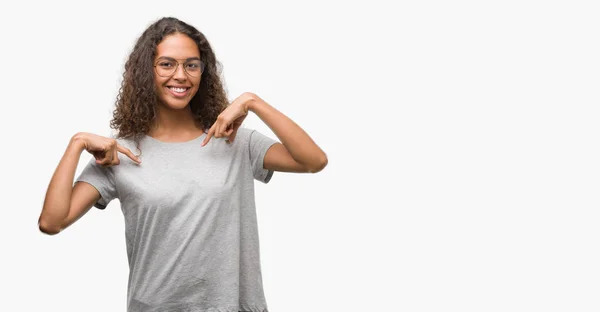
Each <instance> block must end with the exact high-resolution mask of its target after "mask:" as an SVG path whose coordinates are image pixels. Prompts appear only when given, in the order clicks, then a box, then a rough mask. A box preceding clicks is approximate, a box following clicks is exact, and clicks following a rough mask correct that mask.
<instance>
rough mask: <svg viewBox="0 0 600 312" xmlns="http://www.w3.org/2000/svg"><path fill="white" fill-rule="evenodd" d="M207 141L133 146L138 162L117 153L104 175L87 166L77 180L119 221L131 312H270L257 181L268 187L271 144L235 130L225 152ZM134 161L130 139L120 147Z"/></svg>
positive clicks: (219, 143)
mask: <svg viewBox="0 0 600 312" xmlns="http://www.w3.org/2000/svg"><path fill="white" fill-rule="evenodd" d="M205 137H206V134H202V135H201V136H200V137H198V138H195V139H193V140H191V141H187V142H162V141H159V140H156V139H154V138H152V137H150V136H144V137H143V138H142V139H141V141H140V150H141V151H142V156H141V157H140V158H141V159H142V163H141V164H140V165H136V164H135V163H134V162H133V161H132V160H131V159H129V158H128V157H127V156H125V155H123V154H120V153H119V159H120V161H121V163H120V164H119V165H117V166H112V167H108V168H103V167H102V166H100V165H97V164H96V163H95V159H94V158H93V157H92V159H91V160H90V162H89V163H88V164H87V166H86V167H85V168H84V169H83V171H82V172H81V174H80V175H79V177H78V178H77V179H76V180H75V181H76V182H78V181H84V182H87V183H89V184H91V185H93V186H94V187H95V188H96V189H97V190H98V192H99V193H100V196H101V198H100V199H99V200H98V202H97V203H95V204H94V206H95V207H97V208H100V209H104V208H106V206H107V205H108V204H109V202H110V201H111V200H113V199H115V198H118V199H119V202H120V203H121V210H122V211H123V215H124V217H125V238H126V244H127V257H128V261H129V282H128V287H127V311H128V312H167V311H170V312H184V311H185V312H201V311H202V312H238V311H252V312H267V311H268V309H267V304H266V300H265V296H264V292H263V285H262V274H261V265H260V253H259V237H258V227H257V217H256V209H255V201H254V179H256V180H258V181H261V182H263V183H268V182H269V180H270V179H271V176H272V175H273V171H271V170H266V169H264V168H263V159H264V156H265V154H266V152H267V150H268V149H269V147H271V145H273V144H274V143H276V142H277V141H275V140H273V139H271V138H269V137H267V136H265V135H263V134H261V133H259V132H257V131H256V130H251V129H247V128H239V129H238V133H237V136H236V138H235V140H234V142H233V143H232V144H228V143H226V142H225V139H224V138H211V140H210V142H209V143H208V144H207V145H206V146H204V147H202V146H200V144H201V143H202V141H203V140H204V138H205ZM117 142H118V143H119V144H121V145H122V146H125V147H127V148H129V149H130V150H131V151H132V152H133V153H134V154H138V153H139V152H138V151H137V149H136V146H135V143H134V142H133V141H132V140H125V139H117Z"/></svg>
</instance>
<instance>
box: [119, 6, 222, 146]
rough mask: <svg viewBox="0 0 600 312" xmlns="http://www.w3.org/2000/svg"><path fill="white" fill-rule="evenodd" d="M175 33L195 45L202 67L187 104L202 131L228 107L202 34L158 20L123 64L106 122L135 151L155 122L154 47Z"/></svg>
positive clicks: (175, 21)
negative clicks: (114, 100) (203, 65)
mask: <svg viewBox="0 0 600 312" xmlns="http://www.w3.org/2000/svg"><path fill="white" fill-rule="evenodd" d="M176 33H180V34H184V35H186V36H188V37H190V38H191V39H192V40H194V42H196V44H197V45H198V49H199V50H200V59H201V60H202V62H204V64H206V67H205V69H204V71H203V72H202V79H201V80H200V85H199V87H198V92H197V93H196V95H194V97H193V98H192V99H191V100H190V103H189V105H190V108H191V110H192V113H193V114H194V117H195V119H196V121H197V122H198V123H199V124H200V125H201V126H202V129H203V131H205V132H206V131H207V130H208V128H210V126H211V125H212V124H213V123H214V122H215V121H216V119H217V116H218V115H219V114H220V113H221V112H222V111H223V110H224V109H225V108H226V107H227V105H228V101H227V93H226V91H225V88H224V86H223V82H222V80H221V74H222V68H223V67H222V64H221V63H220V62H219V61H217V59H216V57H215V53H214V52H213V49H212V48H211V46H210V44H209V42H208V40H207V39H206V37H205V36H204V34H203V33H201V32H200V31H198V30H197V29H196V28H194V27H193V26H191V25H189V24H186V23H184V22H182V21H180V20H179V19H177V18H174V17H164V18H161V19H159V20H158V21H156V22H154V23H153V24H151V25H150V26H149V27H148V28H147V29H146V30H145V31H144V32H143V33H142V35H141V36H140V37H139V39H138V40H137V42H136V44H135V47H134V48H133V51H132V52H131V54H130V55H129V58H128V60H127V62H126V63H125V72H124V73H123V81H122V83H121V87H120V89H119V94H118V95H117V100H116V102H115V105H116V108H115V110H114V111H113V119H112V120H111V121H110V127H111V128H112V129H115V130H117V132H118V134H117V135H116V138H127V139H133V140H134V141H135V143H136V147H137V148H138V150H139V140H140V138H141V137H142V136H143V135H145V134H146V133H148V131H149V130H150V127H151V125H152V121H153V120H154V119H155V118H156V108H157V105H158V96H157V90H156V86H155V83H154V67H153V62H154V58H155V56H156V47H157V46H158V44H159V43H160V42H161V41H162V40H163V39H164V38H165V37H166V36H169V35H172V34H176ZM140 152H141V151H140Z"/></svg>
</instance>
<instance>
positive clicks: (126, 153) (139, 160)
mask: <svg viewBox="0 0 600 312" xmlns="http://www.w3.org/2000/svg"><path fill="white" fill-rule="evenodd" d="M117 151H119V152H121V153H123V154H125V155H127V157H129V158H131V160H133V161H135V162H136V163H138V164H140V163H141V162H142V160H141V159H139V158H137V157H135V155H133V153H132V152H131V151H130V150H129V149H128V148H126V147H123V146H121V145H120V144H119V143H117Z"/></svg>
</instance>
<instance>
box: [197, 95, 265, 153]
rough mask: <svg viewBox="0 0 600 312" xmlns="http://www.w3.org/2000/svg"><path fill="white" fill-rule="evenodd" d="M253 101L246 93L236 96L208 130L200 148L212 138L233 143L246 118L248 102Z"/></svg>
mask: <svg viewBox="0 0 600 312" xmlns="http://www.w3.org/2000/svg"><path fill="white" fill-rule="evenodd" d="M252 99H253V97H252V95H251V94H250V93H248V92H245V93H243V94H242V95H240V96H238V97H237V98H236V99H235V100H234V101H233V102H232V103H231V104H230V105H229V106H227V108H226V109H225V110H223V112H221V114H219V116H217V120H216V121H215V123H214V124H213V125H212V127H210V129H209V130H208V134H207V135H206V138H204V141H202V145H201V146H205V145H206V144H207V143H208V141H210V139H211V138H212V137H213V136H214V137H215V138H222V137H227V138H228V142H229V143H233V140H234V139H235V136H236V134H237V130H238V129H239V128H240V126H241V125H242V122H243V121H244V119H245V118H246V116H248V107H249V105H248V104H249V102H250V101H251V100H252Z"/></svg>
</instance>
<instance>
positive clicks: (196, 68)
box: [154, 57, 205, 77]
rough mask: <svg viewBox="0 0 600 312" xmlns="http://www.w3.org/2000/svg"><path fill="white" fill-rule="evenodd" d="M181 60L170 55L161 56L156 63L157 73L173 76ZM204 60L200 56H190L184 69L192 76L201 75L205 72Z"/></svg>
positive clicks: (184, 64)
mask: <svg viewBox="0 0 600 312" xmlns="http://www.w3.org/2000/svg"><path fill="white" fill-rule="evenodd" d="M179 64H180V63H179V62H178V61H176V60H175V59H173V58H170V57H161V58H160V59H159V60H158V61H156V63H155V64H154V69H155V71H156V74H158V75H159V76H161V77H171V76H173V74H175V72H176V71H177V67H179ZM204 67H205V65H204V62H202V61H201V60H200V59H198V58H189V59H187V60H185V62H183V70H184V71H185V73H186V74H188V75H189V76H192V77H199V76H200V75H202V73H203V72H204Z"/></svg>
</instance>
